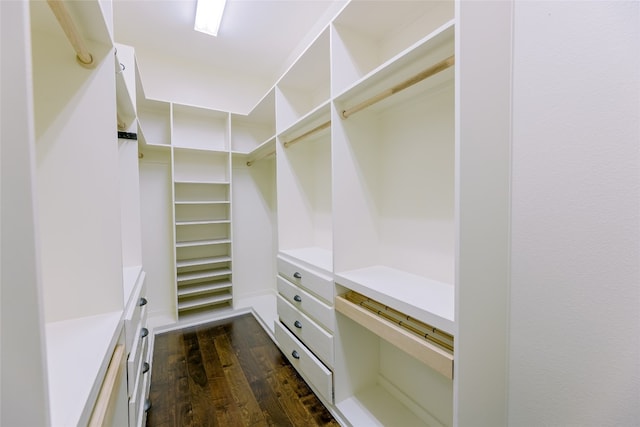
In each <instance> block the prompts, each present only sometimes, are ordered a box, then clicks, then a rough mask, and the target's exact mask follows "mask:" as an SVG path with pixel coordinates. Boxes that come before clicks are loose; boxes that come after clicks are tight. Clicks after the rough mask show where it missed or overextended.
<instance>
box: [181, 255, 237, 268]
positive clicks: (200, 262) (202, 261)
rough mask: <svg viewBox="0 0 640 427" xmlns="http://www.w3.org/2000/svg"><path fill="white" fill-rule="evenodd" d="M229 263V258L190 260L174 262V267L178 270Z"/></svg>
mask: <svg viewBox="0 0 640 427" xmlns="http://www.w3.org/2000/svg"><path fill="white" fill-rule="evenodd" d="M230 261H231V257H230V256H217V257H207V258H192V259H183V260H178V261H176V267H178V268H185V267H196V266H199V265H207V264H218V263H222V262H230Z"/></svg>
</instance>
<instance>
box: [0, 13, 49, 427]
mask: <svg viewBox="0 0 640 427" xmlns="http://www.w3.org/2000/svg"><path fill="white" fill-rule="evenodd" d="M28 7H29V5H28V3H27V2H23V1H9V2H4V1H3V2H0V18H1V21H0V22H1V24H0V30H1V32H0V34H1V36H0V42H1V44H0V53H1V54H2V60H1V61H0V65H1V71H0V76H1V78H2V80H0V87H2V104H1V105H2V106H1V108H0V111H1V112H2V115H1V116H0V122H2V126H1V127H0V129H1V131H2V138H1V139H2V145H1V152H0V157H1V166H0V168H1V172H2V174H1V175H0V180H1V183H2V189H1V191H0V194H1V196H2V198H1V202H0V205H1V206H2V212H1V227H2V228H1V233H2V240H1V244H2V246H1V249H0V251H1V259H2V261H1V262H0V265H1V266H2V267H1V268H2V271H1V283H0V292H1V293H2V296H1V298H0V301H1V303H2V305H1V307H0V314H1V317H0V326H1V332H0V337H1V341H0V346H1V348H2V351H1V352H0V354H1V355H2V356H1V357H2V359H1V360H0V362H1V367H0V371H1V372H2V378H1V383H0V393H1V394H2V403H1V404H2V408H1V409H2V412H1V415H0V424H2V425H4V426H12V425H32V426H44V425H48V424H49V408H48V399H47V392H46V390H47V374H46V368H45V350H44V340H43V336H44V322H43V318H44V314H43V308H42V298H41V287H40V263H39V259H38V249H37V245H38V240H37V232H36V227H35V206H34V204H35V203H34V201H35V187H34V185H35V161H34V156H35V146H34V142H35V137H34V123H33V102H32V99H33V98H32V95H33V93H32V89H31V87H30V85H31V40H30V34H29V13H28Z"/></svg>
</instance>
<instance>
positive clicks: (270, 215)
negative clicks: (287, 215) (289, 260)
mask: <svg viewBox="0 0 640 427" xmlns="http://www.w3.org/2000/svg"><path fill="white" fill-rule="evenodd" d="M273 163H274V159H272V158H271V159H263V160H261V161H258V162H255V163H254V164H253V165H251V166H250V167H248V166H246V160H244V159H239V160H238V161H236V162H234V166H233V194H232V203H233V221H232V222H233V292H234V298H235V299H242V298H244V297H249V296H251V295H257V294H261V293H265V292H271V293H275V277H276V270H275V258H276V251H275V241H276V240H275V238H276V230H275V212H276V206H275V205H276V200H275V167H274V164H273Z"/></svg>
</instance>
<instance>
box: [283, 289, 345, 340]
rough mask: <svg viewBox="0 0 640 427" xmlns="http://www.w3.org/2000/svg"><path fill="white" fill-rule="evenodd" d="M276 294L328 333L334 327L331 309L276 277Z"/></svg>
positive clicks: (305, 292) (302, 290) (329, 306)
mask: <svg viewBox="0 0 640 427" xmlns="http://www.w3.org/2000/svg"><path fill="white" fill-rule="evenodd" d="M277 282H278V293H279V294H280V295H282V297H283V298H284V299H286V300H287V301H288V302H289V303H290V304H291V305H293V306H294V307H296V309H298V310H300V311H302V312H303V313H306V314H307V315H308V316H309V317H311V318H312V319H313V320H315V321H316V322H317V323H318V324H319V325H320V326H322V327H323V328H325V329H326V330H327V331H329V332H333V330H334V327H335V316H334V312H333V307H332V306H331V305H329V304H327V303H325V302H323V301H321V300H320V299H318V298H316V297H315V296H313V295H311V294H310V293H308V292H307V291H305V290H304V289H302V288H300V287H298V286H296V285H294V284H293V283H291V282H289V281H288V280H286V279H284V278H282V277H278V279H277Z"/></svg>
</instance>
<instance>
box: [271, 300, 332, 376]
mask: <svg viewBox="0 0 640 427" xmlns="http://www.w3.org/2000/svg"><path fill="white" fill-rule="evenodd" d="M278 317H279V318H280V321H281V322H282V323H284V324H285V325H286V326H287V328H289V330H290V331H291V332H292V333H293V334H294V335H295V336H296V337H298V338H299V339H300V341H302V342H303V343H304V344H305V345H306V346H307V347H308V348H309V349H311V351H312V352H313V353H314V354H315V355H316V356H317V357H318V358H319V359H320V360H322V361H323V362H324V363H325V364H326V365H327V366H329V367H332V366H333V335H331V334H330V333H328V332H327V331H325V330H324V329H322V328H321V327H320V326H318V325H317V324H316V323H315V322H314V321H313V320H311V318H309V317H308V316H307V315H305V314H304V313H302V312H301V311H299V310H298V309H296V308H295V307H294V306H292V305H291V304H289V303H288V302H287V300H285V299H284V298H282V296H281V295H278Z"/></svg>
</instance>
